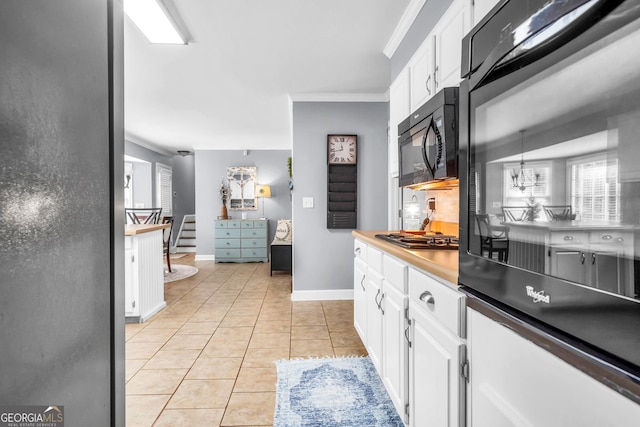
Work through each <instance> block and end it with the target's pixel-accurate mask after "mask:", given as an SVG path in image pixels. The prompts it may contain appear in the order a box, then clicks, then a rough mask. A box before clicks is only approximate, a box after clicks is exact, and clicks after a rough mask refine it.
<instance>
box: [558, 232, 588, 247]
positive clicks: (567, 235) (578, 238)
mask: <svg viewBox="0 0 640 427" xmlns="http://www.w3.org/2000/svg"><path fill="white" fill-rule="evenodd" d="M588 234H589V233H587V232H581V231H578V232H574V231H570V230H567V231H557V232H553V233H551V236H550V238H549V243H551V244H552V245H559V244H563V245H567V244H576V243H577V244H582V243H587V242H588V240H589V236H588Z"/></svg>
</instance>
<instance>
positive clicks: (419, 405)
mask: <svg viewBox="0 0 640 427" xmlns="http://www.w3.org/2000/svg"><path fill="white" fill-rule="evenodd" d="M409 318H410V319H411V324H412V325H411V328H412V334H411V350H410V351H409V378H410V380H409V396H410V401H409V405H410V416H409V422H410V426H415V427H422V426H433V427H454V426H455V427H460V426H463V425H464V421H465V417H464V411H465V405H464V402H465V399H464V390H465V388H464V383H463V377H462V376H461V374H460V372H461V363H462V361H464V360H465V354H464V352H465V346H464V343H463V342H462V340H460V339H459V338H458V337H456V336H455V335H453V334H451V333H450V332H448V331H447V330H446V329H445V328H444V327H443V326H442V325H441V324H440V323H439V322H438V321H437V320H435V319H434V318H433V317H432V316H431V315H429V314H428V313H426V311H425V310H423V309H422V308H419V307H416V305H415V303H414V302H413V300H410V302H409Z"/></svg>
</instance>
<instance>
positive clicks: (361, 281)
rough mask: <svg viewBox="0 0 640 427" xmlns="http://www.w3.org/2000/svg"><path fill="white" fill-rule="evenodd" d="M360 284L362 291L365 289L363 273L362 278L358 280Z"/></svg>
mask: <svg viewBox="0 0 640 427" xmlns="http://www.w3.org/2000/svg"><path fill="white" fill-rule="evenodd" d="M360 286H362V290H363V291H364V290H366V289H365V288H364V274H363V275H362V280H360Z"/></svg>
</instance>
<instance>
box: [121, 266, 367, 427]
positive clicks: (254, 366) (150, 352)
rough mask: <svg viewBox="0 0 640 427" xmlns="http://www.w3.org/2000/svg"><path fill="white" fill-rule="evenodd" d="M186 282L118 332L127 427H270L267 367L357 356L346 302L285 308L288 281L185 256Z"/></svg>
mask: <svg viewBox="0 0 640 427" xmlns="http://www.w3.org/2000/svg"><path fill="white" fill-rule="evenodd" d="M173 263H174V264H187V265H195V266H196V267H198V269H199V272H198V273H197V274H196V275H195V276H192V277H190V278H187V279H184V280H181V281H177V282H172V283H168V284H166V285H165V299H166V301H167V307H166V308H165V309H164V310H162V311H161V312H160V313H158V314H156V315H155V316H154V317H152V318H151V319H149V320H148V321H147V322H145V323H140V324H127V325H126V381H127V384H126V393H127V396H126V403H127V407H126V417H127V427H142V426H172V427H177V426H189V427H191V426H201V425H207V426H270V425H271V424H272V423H273V412H274V408H275V390H276V388H275V385H276V368H275V364H274V361H276V360H280V359H290V358H292V359H293V358H306V357H322V356H348V355H366V350H365V349H364V347H363V345H362V342H361V341H360V338H359V337H358V334H357V333H356V331H355V330H354V328H353V301H322V302H320V301H311V302H292V301H291V276H290V275H288V274H286V273H284V272H274V273H273V274H274V275H273V276H270V275H269V264H266V263H252V264H215V263H214V262H212V261H194V255H193V254H188V255H186V256H185V257H183V258H180V259H176V260H173Z"/></svg>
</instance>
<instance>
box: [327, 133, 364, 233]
mask: <svg viewBox="0 0 640 427" xmlns="http://www.w3.org/2000/svg"><path fill="white" fill-rule="evenodd" d="M357 160H358V136H357V135H327V228H346V229H353V228H356V224H357V218H358V165H357Z"/></svg>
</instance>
